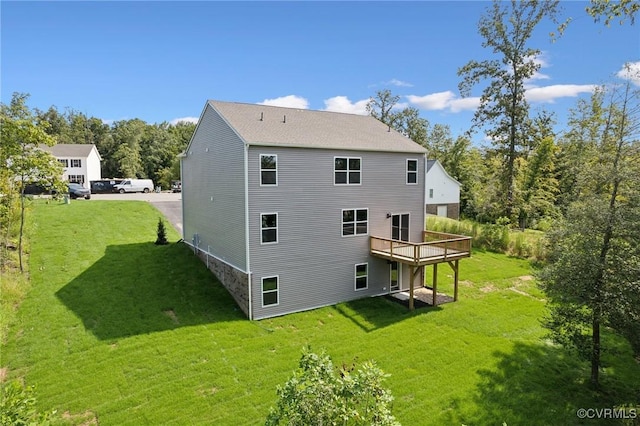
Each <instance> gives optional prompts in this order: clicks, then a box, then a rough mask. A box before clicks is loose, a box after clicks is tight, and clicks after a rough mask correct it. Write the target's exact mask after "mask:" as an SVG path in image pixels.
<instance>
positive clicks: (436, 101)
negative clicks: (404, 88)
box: [407, 90, 456, 110]
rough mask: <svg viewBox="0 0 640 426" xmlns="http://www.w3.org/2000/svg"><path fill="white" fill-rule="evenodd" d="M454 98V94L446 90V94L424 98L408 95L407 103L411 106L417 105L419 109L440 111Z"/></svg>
mask: <svg viewBox="0 0 640 426" xmlns="http://www.w3.org/2000/svg"><path fill="white" fill-rule="evenodd" d="M455 97H456V95H455V93H453V92H452V91H451V90H447V91H446V92H438V93H432V94H430V95H425V96H415V95H409V96H407V99H409V102H411V103H412V104H414V105H418V107H420V108H421V109H426V110H440V109H446V108H447V107H448V106H449V104H450V102H451V100H452V99H454V98H455Z"/></svg>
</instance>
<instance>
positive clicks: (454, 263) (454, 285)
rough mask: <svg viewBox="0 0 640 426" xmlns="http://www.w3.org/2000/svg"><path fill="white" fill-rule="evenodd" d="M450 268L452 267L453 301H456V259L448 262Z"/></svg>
mask: <svg viewBox="0 0 640 426" xmlns="http://www.w3.org/2000/svg"><path fill="white" fill-rule="evenodd" d="M448 263H449V266H451V269H453V301H454V302H457V301H458V259H456V260H454V261H453V262H448Z"/></svg>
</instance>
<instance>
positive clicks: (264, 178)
mask: <svg viewBox="0 0 640 426" xmlns="http://www.w3.org/2000/svg"><path fill="white" fill-rule="evenodd" d="M260 185H261V186H277V185H278V156H277V155H274V154H260Z"/></svg>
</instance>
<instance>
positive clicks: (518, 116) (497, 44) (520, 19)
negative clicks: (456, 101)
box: [458, 0, 559, 219]
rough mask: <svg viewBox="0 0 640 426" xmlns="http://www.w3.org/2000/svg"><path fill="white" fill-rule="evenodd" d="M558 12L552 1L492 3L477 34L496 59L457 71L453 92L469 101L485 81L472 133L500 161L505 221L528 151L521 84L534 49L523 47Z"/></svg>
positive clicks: (511, 213)
mask: <svg viewBox="0 0 640 426" xmlns="http://www.w3.org/2000/svg"><path fill="white" fill-rule="evenodd" d="M558 7H559V1H558V0H542V1H538V0H528V1H516V0H511V2H509V3H506V2H504V3H503V2H502V1H498V0H494V2H493V7H492V8H491V9H490V10H489V11H488V13H487V14H486V15H484V16H482V17H481V19H480V22H479V25H478V30H479V32H480V35H481V36H482V37H483V38H484V42H483V43H482V46H483V47H485V48H489V49H491V50H492V52H493V53H494V54H495V55H496V56H497V58H495V59H489V60H483V61H476V60H471V61H469V62H468V63H467V64H466V65H464V66H463V67H461V68H460V69H459V70H458V75H459V76H461V77H462V81H461V82H460V83H459V85H458V88H459V90H460V93H461V94H462V95H463V96H470V95H471V90H472V88H473V87H475V86H476V85H478V84H479V83H481V82H484V81H486V82H487V84H486V86H485V87H484V89H483V91H482V95H481V97H480V105H479V107H478V109H477V110H476V112H475V115H474V118H473V126H472V130H476V129H478V128H479V127H483V128H485V129H486V134H487V135H488V136H489V138H490V139H491V140H492V142H493V145H494V147H495V149H496V154H498V155H500V157H501V158H502V165H501V175H500V185H501V188H500V194H502V195H501V203H502V204H503V205H504V214H505V215H506V216H508V217H510V218H511V219H514V218H515V217H517V208H518V206H517V205H516V203H515V201H516V200H515V197H516V187H515V185H516V181H517V173H516V172H517V170H516V167H517V159H518V158H519V157H520V156H522V155H523V152H525V151H526V149H527V147H528V146H529V139H528V138H529V133H530V130H529V127H530V124H531V120H530V118H529V104H528V102H527V100H526V98H525V83H526V81H527V80H529V79H530V78H531V77H533V75H534V74H535V72H536V71H537V70H538V69H539V68H540V64H538V63H536V61H535V58H536V57H537V56H538V55H540V53H541V52H540V50H539V49H534V48H531V47H528V46H527V43H528V41H529V39H530V38H531V36H532V35H533V33H534V30H535V28H536V26H537V24H538V23H539V22H540V21H542V20H543V19H545V18H548V19H551V20H552V21H553V22H557V21H556V15H557V13H558Z"/></svg>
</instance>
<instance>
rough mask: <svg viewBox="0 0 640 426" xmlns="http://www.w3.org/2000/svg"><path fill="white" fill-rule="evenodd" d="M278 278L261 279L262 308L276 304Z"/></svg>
mask: <svg viewBox="0 0 640 426" xmlns="http://www.w3.org/2000/svg"><path fill="white" fill-rule="evenodd" d="M278 299H279V295H278V276H277V275H276V276H274V277H264V278H262V306H274V305H277V304H278Z"/></svg>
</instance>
